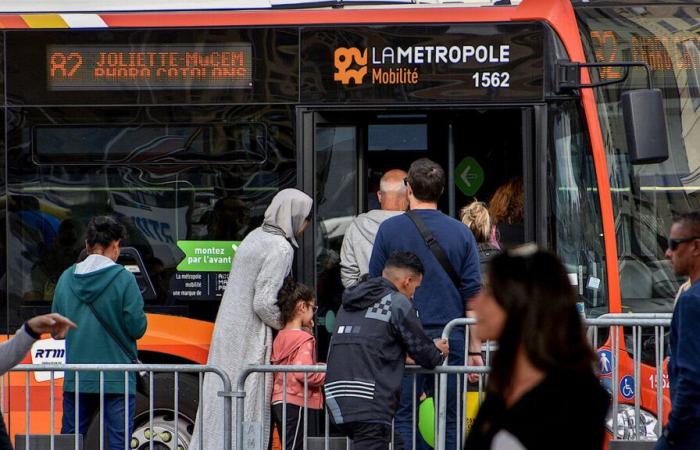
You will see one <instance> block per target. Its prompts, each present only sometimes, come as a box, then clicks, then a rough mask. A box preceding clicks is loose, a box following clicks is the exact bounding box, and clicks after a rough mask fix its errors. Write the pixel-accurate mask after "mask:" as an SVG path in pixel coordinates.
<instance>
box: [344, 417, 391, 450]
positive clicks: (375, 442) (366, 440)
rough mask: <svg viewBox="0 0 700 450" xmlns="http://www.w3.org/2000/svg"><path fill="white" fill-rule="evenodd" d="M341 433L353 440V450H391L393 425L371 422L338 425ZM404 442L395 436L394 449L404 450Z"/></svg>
mask: <svg viewBox="0 0 700 450" xmlns="http://www.w3.org/2000/svg"><path fill="white" fill-rule="evenodd" d="M338 428H339V429H340V431H341V432H342V433H343V434H344V435H346V436H347V437H349V438H350V439H351V440H352V450H389V445H390V444H391V425H386V424H383V423H369V422H348V423H344V424H342V425H338ZM403 448H404V446H403V440H402V439H401V436H400V435H399V434H398V433H395V434H394V449H395V450H403Z"/></svg>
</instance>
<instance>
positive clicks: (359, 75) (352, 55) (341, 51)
mask: <svg viewBox="0 0 700 450" xmlns="http://www.w3.org/2000/svg"><path fill="white" fill-rule="evenodd" d="M353 63H355V64H356V65H357V66H361V67H360V68H359V69H351V68H350V67H351V66H352V64H353ZM335 68H336V70H337V72H336V73H335V74H334V75H333V79H334V80H335V81H340V82H341V83H343V84H350V80H353V81H354V82H355V84H362V81H363V79H364V78H365V75H367V49H365V50H364V51H363V52H360V50H359V49H358V48H356V47H351V48H345V47H340V48H337V49H336V50H335Z"/></svg>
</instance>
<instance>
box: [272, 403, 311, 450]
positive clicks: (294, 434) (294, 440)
mask: <svg viewBox="0 0 700 450" xmlns="http://www.w3.org/2000/svg"><path fill="white" fill-rule="evenodd" d="M283 409H284V405H283V404H282V403H276V404H274V405H272V420H273V421H274V422H275V425H276V426H277V431H278V432H279V435H280V444H282V433H285V435H286V436H287V442H286V443H285V444H286V448H285V450H302V449H303V448H304V424H303V423H302V419H303V417H304V411H303V409H304V408H303V407H301V406H298V405H292V404H291V403H287V426H286V429H285V428H283V427H282V411H283ZM283 430H284V431H283Z"/></svg>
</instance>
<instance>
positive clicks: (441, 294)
mask: <svg viewBox="0 0 700 450" xmlns="http://www.w3.org/2000/svg"><path fill="white" fill-rule="evenodd" d="M404 182H405V183H406V188H407V191H408V199H409V205H410V211H409V213H406V214H401V215H399V216H396V217H392V218H390V219H387V220H386V221H384V222H383V223H382V224H381V226H380V227H379V231H378V232H377V236H376V238H375V241H374V247H373V249H372V256H371V258H370V263H369V274H370V277H377V276H380V275H381V272H382V269H383V268H384V264H385V262H386V260H387V258H388V257H389V255H390V254H392V253H393V252H395V251H410V252H413V253H415V254H416V255H417V256H418V258H420V260H421V262H422V264H423V266H424V268H425V275H424V277H423V282H422V284H421V287H420V288H418V289H417V290H416V293H415V297H414V304H415V307H416V310H417V311H418V313H419V316H420V320H421V323H422V324H423V327H424V328H425V331H426V333H427V334H428V336H430V337H432V338H439V337H440V336H441V334H442V330H443V329H444V327H445V325H447V323H448V322H450V321H451V320H452V319H456V318H461V317H464V316H465V314H467V311H468V309H469V308H468V303H469V300H470V299H471V298H473V297H474V296H476V295H477V294H478V293H479V290H480V289H481V274H480V272H479V252H478V250H477V246H476V241H475V239H474V236H473V235H472V233H471V231H469V229H468V228H467V227H465V226H464V224H463V223H461V222H460V221H458V220H456V219H453V218H451V217H449V216H447V215H445V214H443V213H442V212H440V211H438V209H437V204H438V200H439V199H440V196H441V195H442V192H443V191H444V189H445V172H444V170H443V169H442V167H440V165H439V164H437V163H435V162H433V161H431V160H429V159H427V158H421V159H419V160H416V161H414V162H413V163H412V164H411V167H410V169H409V171H408V176H407V177H406V179H405V180H404ZM469 343H470V348H469V360H468V363H469V365H471V366H475V365H483V359H482V357H481V352H480V350H481V342H479V341H478V340H477V339H475V338H474V337H471V338H470V341H469ZM449 345H450V355H449V364H450V365H463V364H464V363H465V361H464V332H463V330H462V329H460V328H459V327H458V328H457V329H455V331H454V332H453V333H452V334H451V336H450V341H449ZM473 378H474V377H471V381H473ZM432 381H433V378H432V377H419V379H418V387H417V390H418V392H415V393H414V392H412V391H413V380H412V378H410V377H406V378H404V383H403V389H402V395H401V405H400V407H399V410H398V412H397V414H396V419H395V425H396V428H397V430H398V431H399V432H400V433H401V434H402V436H403V439H404V442H406V443H407V446H408V443H410V442H412V433H413V432H414V430H413V429H412V415H413V414H415V411H412V409H413V398H412V395H416V396H418V395H420V394H421V392H426V393H431V392H433V386H432ZM456 381H457V380H456V377H449V381H448V393H447V399H448V405H447V437H446V448H447V450H455V449H456V448H457V446H458V443H457V441H456V437H457V410H458V408H457V406H458V405H457V398H456V396H457V395H456V384H457V383H456ZM417 442H418V446H419V448H427V445H426V444H424V443H423V442H422V440H421V439H417ZM460 447H461V446H460Z"/></svg>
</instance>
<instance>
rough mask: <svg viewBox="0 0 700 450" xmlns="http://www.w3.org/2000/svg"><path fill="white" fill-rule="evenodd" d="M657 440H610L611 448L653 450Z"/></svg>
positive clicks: (617, 449)
mask: <svg viewBox="0 0 700 450" xmlns="http://www.w3.org/2000/svg"><path fill="white" fill-rule="evenodd" d="M655 445H656V441H610V442H608V449H609V450H652V449H653V448H654V446H655Z"/></svg>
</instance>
